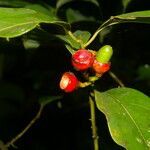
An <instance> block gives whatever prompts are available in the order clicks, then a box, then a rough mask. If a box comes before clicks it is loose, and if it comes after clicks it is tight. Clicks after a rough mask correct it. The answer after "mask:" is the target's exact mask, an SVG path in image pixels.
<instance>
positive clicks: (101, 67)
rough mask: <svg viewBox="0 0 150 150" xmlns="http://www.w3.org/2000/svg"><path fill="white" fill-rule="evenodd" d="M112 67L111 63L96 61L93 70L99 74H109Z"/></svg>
mask: <svg viewBox="0 0 150 150" xmlns="http://www.w3.org/2000/svg"><path fill="white" fill-rule="evenodd" d="M110 66H111V63H110V62H108V63H101V62H98V61H97V60H96V59H95V60H94V63H93V69H94V70H95V72H96V73H98V74H103V73H105V72H107V71H108V70H109V69H110Z"/></svg>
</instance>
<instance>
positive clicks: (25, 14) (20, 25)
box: [0, 8, 69, 38]
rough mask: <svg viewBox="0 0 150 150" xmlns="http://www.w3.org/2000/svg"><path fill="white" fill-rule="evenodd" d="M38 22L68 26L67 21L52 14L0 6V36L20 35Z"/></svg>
mask: <svg viewBox="0 0 150 150" xmlns="http://www.w3.org/2000/svg"><path fill="white" fill-rule="evenodd" d="M14 18H15V19H14ZM40 23H52V24H58V25H60V26H62V27H63V28H69V27H68V26H69V25H68V24H67V23H65V22H61V21H59V20H58V19H57V18H56V17H55V16H53V15H51V16H48V15H45V14H43V13H39V12H37V11H35V10H31V9H27V8H0V37H6V38H12V37H17V36H20V35H22V34H25V33H27V32H29V31H30V30H32V29H34V28H36V27H37V26H38V25H39V24H40ZM65 25H66V26H65Z"/></svg>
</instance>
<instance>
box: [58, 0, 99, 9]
mask: <svg viewBox="0 0 150 150" xmlns="http://www.w3.org/2000/svg"><path fill="white" fill-rule="evenodd" d="M81 1H85V2H91V3H93V4H95V5H97V6H99V3H98V2H97V0H81ZM70 2H73V0H58V1H57V3H56V8H57V9H59V8H60V7H62V6H63V5H65V4H67V3H70Z"/></svg>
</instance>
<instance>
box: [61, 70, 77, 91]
mask: <svg viewBox="0 0 150 150" xmlns="http://www.w3.org/2000/svg"><path fill="white" fill-rule="evenodd" d="M78 85H79V81H78V79H77V77H76V76H75V75H74V74H73V73H72V72H65V73H64V74H63V75H62V78H61V81H60V88H61V89H62V90H64V91H65V92H67V93H69V92H72V91H74V90H75V89H76V88H77V87H78Z"/></svg>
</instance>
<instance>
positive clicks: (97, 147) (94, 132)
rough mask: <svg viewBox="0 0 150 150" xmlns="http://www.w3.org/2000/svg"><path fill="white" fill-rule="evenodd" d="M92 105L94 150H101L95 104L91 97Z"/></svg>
mask: <svg viewBox="0 0 150 150" xmlns="http://www.w3.org/2000/svg"><path fill="white" fill-rule="evenodd" d="M89 103H90V111H91V124H92V137H93V142H94V150H99V144H98V139H99V138H98V135H97V127H96V117H95V103H94V101H93V100H92V97H91V96H90V97H89Z"/></svg>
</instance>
